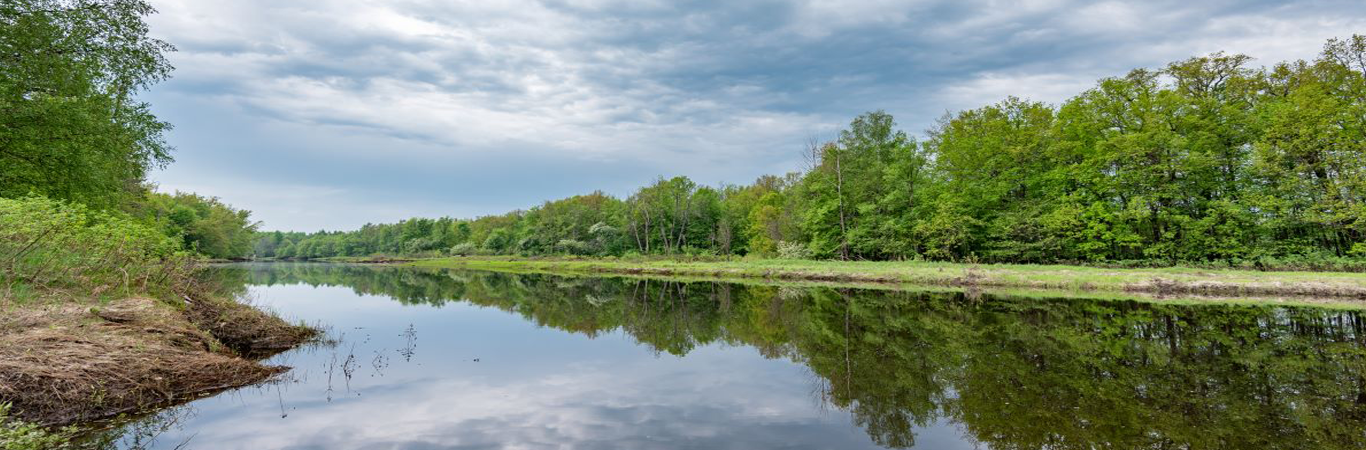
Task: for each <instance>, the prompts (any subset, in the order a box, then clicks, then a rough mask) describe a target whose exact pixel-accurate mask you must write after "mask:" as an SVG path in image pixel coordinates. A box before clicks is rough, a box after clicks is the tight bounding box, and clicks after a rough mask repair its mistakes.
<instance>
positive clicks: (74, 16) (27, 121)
mask: <svg viewBox="0 0 1366 450" xmlns="http://www.w3.org/2000/svg"><path fill="white" fill-rule="evenodd" d="M152 12H153V9H152V7H151V5H150V4H148V3H147V2H145V1H142V0H112V1H96V0H7V1H5V2H3V3H0V55H3V56H0V111H3V113H2V114H0V167H4V170H0V197H11V198H13V197H19V196H24V195H28V194H30V193H36V194H40V195H45V196H48V197H51V198H56V199H62V200H67V201H79V202H82V203H85V204H87V205H90V206H93V207H96V208H101V209H109V208H114V207H117V206H119V205H121V204H122V203H123V202H124V201H126V200H128V199H130V198H136V197H137V195H138V194H139V193H140V189H141V186H140V184H139V183H140V182H141V181H142V179H143V177H144V175H146V173H147V171H148V170H150V169H153V168H156V167H159V166H162V165H164V164H166V163H168V162H170V161H171V157H170V153H169V152H170V147H169V146H168V145H167V144H166V142H165V141H164V139H163V133H164V132H165V131H166V130H167V129H169V128H170V126H169V125H168V124H166V123H164V122H161V121H159V120H157V118H156V117H155V116H153V115H152V113H151V111H150V110H149V108H148V105H147V104H146V103H142V102H139V101H137V99H136V94H137V92H138V91H140V90H142V89H145V88H147V87H148V86H150V85H151V84H153V83H156V82H158V81H161V80H164V79H166V78H167V77H168V76H169V74H170V71H171V66H170V64H169V63H168V62H167V61H166V58H165V54H166V53H167V52H170V51H173V50H174V48H173V47H171V46H170V45H169V44H167V43H165V42H162V41H159V40H156V39H153V38H150V37H148V36H147V24H146V23H144V22H143V19H142V18H143V16H145V15H147V14H150V13H152Z"/></svg>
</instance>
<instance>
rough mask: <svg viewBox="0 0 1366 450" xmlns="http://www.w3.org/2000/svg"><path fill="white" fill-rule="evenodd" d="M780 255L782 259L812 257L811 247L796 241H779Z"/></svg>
mask: <svg viewBox="0 0 1366 450" xmlns="http://www.w3.org/2000/svg"><path fill="white" fill-rule="evenodd" d="M778 257H779V258H782V259H811V249H808V248H806V246H805V245H802V244H798V243H796V242H778Z"/></svg>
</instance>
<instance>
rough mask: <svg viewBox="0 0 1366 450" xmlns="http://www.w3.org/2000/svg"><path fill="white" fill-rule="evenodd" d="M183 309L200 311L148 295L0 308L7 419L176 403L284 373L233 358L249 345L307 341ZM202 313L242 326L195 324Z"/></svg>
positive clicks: (262, 324) (262, 323) (251, 312)
mask: <svg viewBox="0 0 1366 450" xmlns="http://www.w3.org/2000/svg"><path fill="white" fill-rule="evenodd" d="M192 305H200V306H198V307H190V308H185V309H184V310H181V309H178V308H175V307H173V306H171V305H169V304H167V303H165V302H161V301H157V300H153V299H148V298H130V299H124V300H118V301H113V302H109V303H107V304H105V305H101V306H98V307H90V306H83V305H79V304H76V303H72V302H65V303H52V304H47V305H25V306H18V305H15V304H7V305H0V308H3V309H2V310H0V313H2V315H3V317H0V403H12V404H13V409H12V411H11V413H12V414H13V415H14V416H16V417H17V418H18V419H21V420H24V421H28V422H34V423H39V424H66V423H72V422H79V421H87V420H93V419H98V418H104V417H109V416H112V415H116V414H119V413H124V412H131V411H137V410H141V409H143V408H147V407H149V406H152V405H159V404H165V403H171V402H177V401H183V400H187V399H191V398H195V397H197V396H199V395H202V394H205V393H208V392H216V391H219V390H223V389H228V388H233V387H239V386H244V385H248V384H253V383H259V382H261V381H264V380H267V379H269V378H270V377H271V376H272V375H275V374H277V373H280V372H282V371H284V370H286V369H287V368H283V367H270V366H264V365H261V364H259V363H257V362H255V361H252V360H250V359H244V358H242V357H239V356H238V353H237V352H238V351H242V352H244V353H245V352H251V351H258V350H268V349H261V348H257V347H254V346H253V345H254V344H255V343H258V342H260V343H266V344H268V345H267V346H268V347H270V349H279V348H281V347H283V346H286V345H290V346H292V345H296V344H298V343H300V342H302V341H303V340H305V339H307V338H308V337H309V336H310V335H311V332H309V331H307V329H306V328H302V327H295V326H291V325H288V324H286V323H284V322H283V321H281V320H280V319H278V318H275V317H273V316H269V315H267V314H265V313H262V312H260V311H257V310H255V309H252V308H251V307H249V306H246V305H241V304H237V303H235V302H230V301H222V300H218V301H204V302H193V303H192ZM232 305H236V306H232ZM194 311H198V312H194ZM210 317H213V318H232V319H241V320H243V323H244V324H247V325H246V326H245V327H243V328H242V329H238V328H236V327H233V326H231V325H229V324H227V323H217V324H216V325H215V326H213V327H204V326H202V325H199V323H200V322H201V321H202V320H204V319H205V318H210ZM197 318H198V319H197ZM215 330H218V331H219V332H221V333H222V334H223V336H225V337H227V338H228V339H227V340H226V341H225V340H224V339H223V338H220V337H218V336H217V335H216V333H214V331H215ZM253 333H257V334H253ZM276 333H278V334H276ZM229 341H230V342H232V343H233V344H235V345H228V344H227V342H229ZM235 350H236V351H235Z"/></svg>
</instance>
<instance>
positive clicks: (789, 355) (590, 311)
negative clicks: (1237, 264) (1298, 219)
mask: <svg viewBox="0 0 1366 450" xmlns="http://www.w3.org/2000/svg"><path fill="white" fill-rule="evenodd" d="M216 270H217V276H218V277H219V278H221V279H223V280H225V284H226V285H227V286H228V287H230V288H235V289H237V290H239V291H246V292H247V293H248V294H249V295H251V296H252V297H254V298H256V299H257V300H258V301H259V302H260V303H261V304H264V305H266V306H268V307H270V308H273V309H275V310H277V311H279V312H280V313H281V314H283V315H284V316H286V317H290V318H295V319H303V320H308V321H318V322H321V323H322V324H324V325H326V326H329V327H331V329H332V335H333V336H334V337H335V338H336V340H337V342H336V343H335V344H333V345H322V346H314V347H310V348H304V349H299V350H295V351H291V352H288V353H284V354H281V355H278V356H276V357H274V358H272V359H271V360H270V362H271V363H273V364H284V365H289V366H293V367H294V370H293V371H292V372H291V373H290V374H289V375H288V377H287V379H286V380H285V381H283V382H280V383H274V384H267V385H263V386H258V387H253V388H246V389H241V390H237V391H233V392H229V393H224V394H221V395H218V396H216V397H210V398H206V399H202V400H199V401H195V402H192V403H189V404H187V405H184V406H181V407H177V408H172V409H169V410H166V411H164V412H162V413H161V414H158V415H156V416H153V417H149V418H146V419H144V420H141V421H139V422H137V423H134V424H132V425H129V426H128V427H126V428H125V429H124V431H123V433H125V434H124V436H123V438H122V439H123V441H124V443H123V446H124V447H125V448H127V447H135V446H137V445H141V444H142V443H146V442H147V441H149V440H153V439H152V438H149V437H151V436H154V442H152V444H151V445H150V446H151V447H152V448H175V447H176V446H178V445H182V444H186V446H187V447H188V448H206V449H207V448H215V449H216V448H229V449H270V448H293V449H438V448H440V449H447V448H449V449H457V448H458V449H485V448H509V449H542V448H545V449H578V448H583V449H614V448H619V449H756V448H784V449H863V448H868V449H872V448H924V449H979V448H980V449H988V448H991V449H1092V448H1115V449H1129V448H1144V449H1205V448H1227V449H1274V448H1305V449H1311V448H1363V447H1366V338H1364V337H1363V331H1366V330H1363V326H1364V325H1363V322H1362V318H1361V317H1360V316H1359V315H1358V313H1356V312H1346V311H1332V310H1321V309H1303V308H1288V307H1267V306H1230V305H1207V306H1180V305H1158V304H1144V303H1134V302H1117V301H1099V300H1097V301H1079V300H1053V299H1025V298H1006V297H995V296H966V295H964V294H957V293H923V292H922V293H916V292H882V291H865V290H852V289H829V288H821V289H805V288H802V289H798V288H778V287H771V286H751V285H737V284H727V283H679V282H666V281H660V280H650V281H645V280H637V279H623V278H563V277H554V276H546V275H510V274H498V273H487V272H468V271H441V270H423V269H408V268H392V267H363V266H346V265H323V264H258V265H241V266H232V267H225V268H221V269H216Z"/></svg>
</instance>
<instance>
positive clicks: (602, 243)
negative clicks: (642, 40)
mask: <svg viewBox="0 0 1366 450" xmlns="http://www.w3.org/2000/svg"><path fill="white" fill-rule="evenodd" d="M1251 63H1252V58H1250V57H1249V56H1245V55H1236V54H1225V53H1215V54H1212V55H1208V56H1202V57H1193V58H1190V59H1186V60H1182V61H1177V62H1173V63H1171V64H1169V65H1167V66H1166V67H1162V68H1160V69H1136V70H1133V71H1131V72H1129V73H1128V74H1126V75H1124V76H1117V77H1111V78H1105V79H1102V80H1100V81H1098V82H1097V83H1096V84H1095V86H1094V87H1092V88H1090V89H1088V90H1086V91H1085V92H1082V93H1080V94H1078V95H1076V96H1074V97H1072V98H1070V99H1067V100H1066V101H1064V102H1062V103H1061V104H1059V105H1050V104H1045V103H1040V102H1036V101H1030V100H1026V99H1023V98H1016V97H1010V98H1007V99H1005V100H1003V101H1001V102H999V103H996V104H993V105H988V106H984V107H981V108H977V109H972V110H967V111H961V112H957V113H951V114H947V115H945V116H944V117H942V118H941V119H940V120H939V121H938V123H937V125H935V126H934V127H933V128H932V129H930V130H926V132H925V133H924V135H925V137H924V138H923V139H915V138H914V137H912V136H911V135H910V134H908V133H906V132H905V131H903V130H900V129H898V127H897V124H896V121H895V120H894V118H893V117H892V116H891V115H890V114H887V113H886V112H884V111H873V112H868V113H865V114H863V115H860V116H859V117H857V118H855V119H853V120H852V121H851V122H850V123H849V125H848V126H847V127H846V128H844V129H843V130H841V131H839V132H838V134H837V137H835V138H834V139H830V140H828V141H823V140H811V141H810V142H808V144H807V145H806V147H805V149H804V150H803V152H804V155H805V159H806V162H807V164H806V167H804V168H803V169H802V170H800V171H797V172H793V173H788V174H784V175H766V176H762V177H759V178H758V179H757V180H755V181H754V182H753V183H751V184H748V185H730V184H723V185H719V186H703V185H699V184H698V183H696V182H694V181H692V180H690V179H688V178H686V177H674V178H667V179H666V178H659V179H658V180H657V181H655V182H654V183H653V184H650V185H648V186H644V187H641V188H640V189H638V190H637V191H635V192H634V193H633V194H631V195H630V196H628V197H626V198H617V197H614V196H611V195H607V194H604V193H602V192H594V193H591V194H586V195H578V196H573V197H569V198H564V199H560V200H554V201H547V202H545V203H544V204H542V205H539V206H536V207H533V208H530V209H527V210H518V211H512V212H508V213H506V214H502V215H491V216H485V217H479V218H474V219H457V218H439V219H427V218H413V219H409V220H405V221H402V222H399V223H393V224H369V225H365V226H363V227H361V228H360V229H359V230H354V231H346V232H340V231H320V232H315V233H299V232H262V233H258V234H257V239H256V241H255V245H254V248H253V249H252V250H251V253H252V254H253V255H254V256H256V257H260V258H296V259H307V258H323V257H337V256H370V255H427V256H433V255H455V256H463V255H475V254H499V255H580V256H633V255H693V256H697V255H714V256H731V255H736V256H740V255H744V256H750V255H753V256H754V257H781V258H821V259H843V260H912V259H926V260H948V261H967V262H986V263H998V262H999V263H1056V262H1064V263H1110V264H1119V263H1125V264H1141V265H1179V264H1205V265H1209V264H1214V265H1233V266H1243V267H1259V268H1260V267H1266V266H1285V265H1295V264H1296V262H1297V261H1320V262H1321V261H1353V260H1357V259H1360V258H1363V257H1366V234H1363V233H1364V232H1366V207H1364V206H1363V203H1362V202H1363V200H1366V199H1364V198H1363V196H1366V36H1361V35H1356V36H1352V37H1351V38H1347V39H1333V40H1330V41H1328V42H1327V44H1326V45H1325V46H1324V48H1323V50H1322V52H1321V53H1320V54H1319V56H1318V57H1316V58H1315V59H1313V60H1312V61H1304V60H1300V61H1289V62H1281V63H1277V64H1274V65H1272V66H1269V67H1253V66H1252V64H1251Z"/></svg>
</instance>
